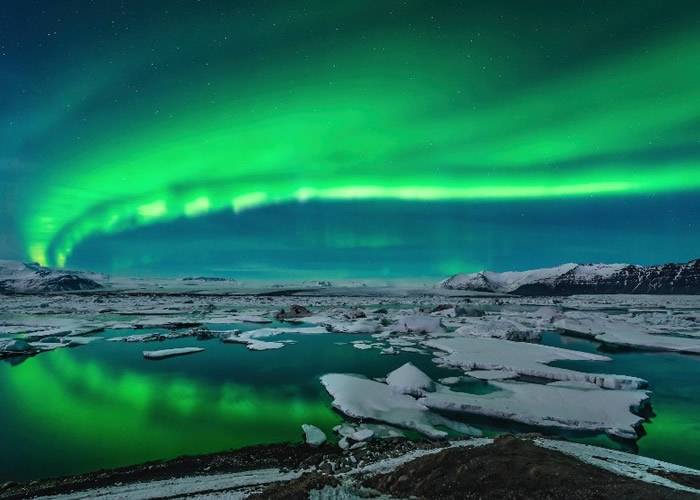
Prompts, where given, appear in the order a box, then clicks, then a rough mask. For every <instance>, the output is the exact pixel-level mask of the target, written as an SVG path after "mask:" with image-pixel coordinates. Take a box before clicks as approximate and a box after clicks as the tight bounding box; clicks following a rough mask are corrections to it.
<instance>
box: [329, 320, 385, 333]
mask: <svg viewBox="0 0 700 500" xmlns="http://www.w3.org/2000/svg"><path fill="white" fill-rule="evenodd" d="M318 323H320V324H322V325H323V326H324V327H326V328H327V330H328V331H331V332H334V333H377V332H379V331H381V329H382V325H381V323H379V321H376V320H373V319H359V320H355V321H346V320H336V319H333V318H323V319H321V320H320V321H318Z"/></svg>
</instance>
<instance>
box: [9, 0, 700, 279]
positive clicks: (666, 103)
mask: <svg viewBox="0 0 700 500" xmlns="http://www.w3.org/2000/svg"><path fill="white" fill-rule="evenodd" d="M127 4H129V8H128V9H123V10H122V11H121V17H120V13H119V12H118V11H117V9H116V7H115V8H114V12H112V11H111V10H110V7H107V6H102V7H96V8H95V9H97V10H94V11H90V12H85V10H88V11H89V8H87V7H82V8H83V10H81V11H80V12H79V13H77V14H72V13H71V11H70V10H69V9H65V11H66V12H65V16H66V18H67V20H66V21H64V23H63V26H62V27H63V29H66V28H67V27H68V26H69V25H70V24H69V23H70V22H73V23H77V22H78V20H79V19H85V18H86V17H87V16H89V15H92V16H93V17H92V19H93V20H94V22H95V23H96V29H95V30H92V31H91V30H89V29H87V28H79V29H77V33H76V34H74V35H72V36H69V35H65V37H64V39H63V40H62V41H60V42H56V43H57V44H58V45H57V46H55V47H53V49H50V48H45V49H42V50H47V51H49V50H53V53H54V54H55V58H54V59H49V60H44V61H43V64H41V65H40V66H39V69H35V70H33V73H34V76H35V78H36V81H37V82H41V83H38V84H37V86H40V87H41V89H42V90H41V91H38V90H37V89H35V92H33V93H31V95H29V96H27V95H21V94H18V99H17V102H16V103H15V105H14V106H13V105H9V110H8V113H7V116H9V118H10V120H11V122H12V124H13V127H11V129H10V130H9V131H6V132H4V137H1V138H2V139H3V140H4V142H5V144H6V145H8V146H7V147H8V149H10V151H8V152H7V154H6V155H5V156H6V157H8V158H20V159H22V160H23V161H26V162H28V163H34V164H38V165H40V167H38V168H39V171H40V177H39V178H38V179H39V180H38V181H37V178H34V177H31V178H29V179H27V178H22V179H20V180H19V181H18V186H19V187H18V188H17V190H18V192H19V195H18V196H19V199H20V202H21V204H22V207H23V209H22V211H21V214H20V215H19V216H18V221H17V225H18V226H19V232H20V235H21V236H20V240H21V244H22V246H23V250H24V253H25V255H26V256H28V257H30V258H31V259H32V260H34V261H38V262H40V263H43V264H49V265H57V266H64V265H66V263H69V262H70V258H71V254H72V253H73V251H74V249H75V248H76V246H78V245H80V244H81V243H82V242H84V241H85V240H86V239H88V238H90V237H93V236H96V235H109V234H116V233H121V232H124V231H127V230H131V229H134V228H138V227H142V226H147V225H152V224H156V223H168V222H170V221H174V220H176V219H181V218H199V217H202V216H205V215H207V214H213V213H220V212H224V211H232V212H235V213H240V212H242V211H245V210H250V209H255V208H257V207H261V206H264V205H272V204H281V203H290V202H305V201H310V200H342V201H348V200H350V201H353V200H355V201H364V200H374V199H377V200H402V201H406V202H443V201H469V200H494V201H502V202H509V201H512V200H533V199H568V198H582V197H633V196H640V195H652V196H653V195H656V194H663V193H678V192H691V193H692V192H695V191H696V190H698V189H700V165H699V164H698V161H699V159H700V153H699V151H698V123H699V121H698V117H699V116H700V85H698V81H699V80H700V29H699V27H698V25H697V24H694V23H693V22H692V19H693V16H692V15H687V12H685V11H684V10H683V9H681V8H680V7H681V5H680V4H679V8H677V9H671V8H669V9H667V10H664V9H663V8H662V7H663V6H662V5H661V4H660V3H654V2H646V3H644V5H638V4H637V3H631V2H628V3H625V2H623V3H621V4H620V5H618V6H617V7H616V9H615V12H610V11H609V10H610V9H605V4H604V3H600V2H593V3H592V4H591V5H590V6H589V7H584V6H582V5H579V6H576V7H574V6H569V7H564V6H559V7H553V6H551V5H549V4H548V3H547V2H534V3H533V4H532V5H529V6H524V5H521V4H520V3H509V2H497V3H496V4H494V5H491V6H490V7H485V6H484V5H479V4H478V3H473V4H463V3H459V2H445V3H444V4H442V3H441V5H440V6H433V5H432V4H430V3H424V2H408V3H403V2H401V3H399V2H386V3H385V2H379V3H377V2H348V3H343V4H338V5H334V6H327V5H324V3H322V2H319V3H313V2H312V3H309V2H306V3H294V2H293V3H280V4H276V3H272V4H266V6H265V7H264V8H262V7H258V8H255V7H252V6H245V5H237V6H235V7H234V6H233V5H231V6H227V7H224V6H223V4H220V3H217V2H201V3H197V4H196V6H195V5H194V4H191V3H188V2H173V3H171V2H168V3H162V4H159V3H158V2H149V3H148V6H142V7H139V6H138V5H136V4H134V3H132V2H127ZM251 5H252V4H251ZM693 5H695V4H688V5H686V6H683V7H684V8H687V9H690V11H693V10H695V11H697V10H698V9H697V7H693ZM54 9H56V8H54ZM49 11H52V9H49ZM124 11H128V15H127V14H125V12H124ZM603 14H604V15H603ZM115 17H116V19H117V21H116V22H115V21H114V18H115ZM696 18H697V16H696ZM669 20H670V21H673V24H671V23H669V22H666V21H669ZM40 24H41V23H40ZM115 25H116V26H117V27H116V28H111V30H112V31H110V34H111V35H112V36H105V35H100V36H98V35H96V34H95V33H96V32H97V31H98V29H102V28H103V27H104V26H111V27H114V26H115ZM642 28H643V29H642ZM57 36H59V35H57ZM46 43H47V47H49V43H50V42H46ZM5 83H6V84H7V83H8V81H6V82H5ZM8 85H9V84H8ZM46 89H50V90H46ZM27 110H29V112H27Z"/></svg>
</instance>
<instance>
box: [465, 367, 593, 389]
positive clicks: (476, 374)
mask: <svg viewBox="0 0 700 500" xmlns="http://www.w3.org/2000/svg"><path fill="white" fill-rule="evenodd" d="M464 374H465V375H467V376H469V377H472V378H476V379H479V380H508V379H511V378H516V377H517V376H518V374H517V373H515V372H512V371H509V370H473V371H470V372H464ZM596 387H598V386H596Z"/></svg>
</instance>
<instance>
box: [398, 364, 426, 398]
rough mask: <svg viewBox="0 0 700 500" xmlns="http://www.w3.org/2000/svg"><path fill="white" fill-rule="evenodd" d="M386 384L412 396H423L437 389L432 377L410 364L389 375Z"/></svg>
mask: <svg viewBox="0 0 700 500" xmlns="http://www.w3.org/2000/svg"><path fill="white" fill-rule="evenodd" d="M386 383H387V384H389V386H390V387H391V388H393V389H395V390H397V391H398V392H401V393H403V394H409V395H411V396H421V395H423V394H424V393H425V392H426V391H431V390H433V389H434V387H435V384H434V383H433V381H432V380H431V379H430V377H428V376H427V375H426V374H425V373H423V372H422V371H420V370H419V369H418V368H416V367H415V366H414V365H413V363H410V362H409V363H406V364H404V365H402V366H400V367H399V368H397V369H396V370H394V371H393V372H391V373H389V374H388V375H387V376H386Z"/></svg>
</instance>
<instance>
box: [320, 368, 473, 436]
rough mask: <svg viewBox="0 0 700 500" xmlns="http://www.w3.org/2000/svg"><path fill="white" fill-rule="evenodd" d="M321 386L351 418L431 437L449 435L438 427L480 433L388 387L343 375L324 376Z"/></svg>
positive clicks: (335, 404) (339, 408) (338, 407)
mask: <svg viewBox="0 0 700 500" xmlns="http://www.w3.org/2000/svg"><path fill="white" fill-rule="evenodd" d="M321 383H322V384H323V386H324V387H325V388H326V390H327V391H328V393H329V394H330V395H331V397H333V407H334V408H336V409H337V410H339V411H341V412H342V413H344V414H345V415H347V416H349V417H352V418H357V419H371V420H376V421H379V422H385V423H388V424H391V425H396V426H398V427H402V428H406V429H413V430H416V431H418V432H420V433H422V434H425V435H426V436H428V437H431V438H444V437H445V436H447V433H446V432H445V431H441V430H439V429H437V428H436V427H435V425H448V426H453V427H460V429H461V430H462V431H467V432H472V433H475V434H476V433H478V431H476V430H475V429H471V428H468V427H466V426H455V425H454V424H456V423H455V422H452V421H449V420H448V419H446V418H443V417H441V416H439V415H436V414H433V413H431V412H430V411H429V410H428V408H427V407H426V406H424V405H423V404H421V403H418V402H417V401H416V400H415V399H414V398H412V397H411V396H407V395H405V394H400V393H397V392H396V391H394V390H393V389H392V388H391V387H389V386H388V385H387V384H382V383H380V382H375V381H374V380H368V379H366V378H363V377H361V376H358V375H346V374H340V373H331V374H327V375H324V376H322V377H321Z"/></svg>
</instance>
